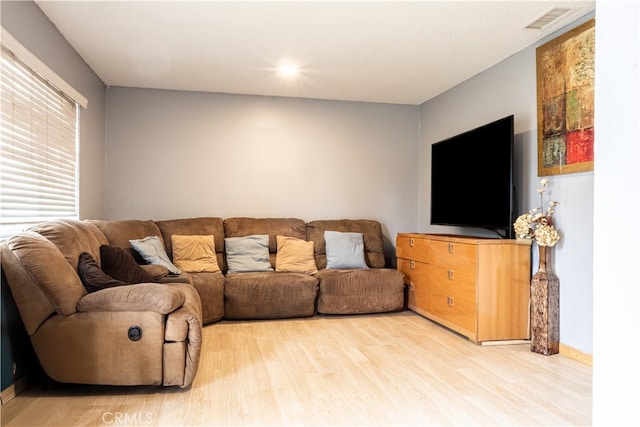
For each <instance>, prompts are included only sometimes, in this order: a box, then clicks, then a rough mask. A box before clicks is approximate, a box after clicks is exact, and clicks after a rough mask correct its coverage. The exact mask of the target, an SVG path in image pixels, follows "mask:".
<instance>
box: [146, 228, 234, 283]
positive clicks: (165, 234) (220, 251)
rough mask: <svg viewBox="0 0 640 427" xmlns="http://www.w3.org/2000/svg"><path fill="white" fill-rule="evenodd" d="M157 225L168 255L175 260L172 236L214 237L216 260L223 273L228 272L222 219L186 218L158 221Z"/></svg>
mask: <svg viewBox="0 0 640 427" xmlns="http://www.w3.org/2000/svg"><path fill="white" fill-rule="evenodd" d="M156 225H157V226H158V228H159V229H160V231H161V232H162V238H163V239H164V246H165V248H166V250H167V254H168V255H169V257H170V258H171V259H172V260H173V247H172V244H171V236H173V235H183V236H194V235H199V236H202V235H204V236H208V235H212V236H213V242H214V244H215V249H216V258H217V259H218V266H220V269H222V271H226V269H227V268H226V260H225V257H224V237H225V234H224V224H223V221H222V218H216V217H201V218H184V219H170V220H163V221H156Z"/></svg>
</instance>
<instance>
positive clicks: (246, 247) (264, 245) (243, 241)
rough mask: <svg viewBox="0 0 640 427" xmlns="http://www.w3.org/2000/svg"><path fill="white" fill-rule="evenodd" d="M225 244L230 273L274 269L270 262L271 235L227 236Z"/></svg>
mask: <svg viewBox="0 0 640 427" xmlns="http://www.w3.org/2000/svg"><path fill="white" fill-rule="evenodd" d="M224 244H225V251H226V253H227V268H228V272H229V273H241V272H249V271H273V267H271V263H270V262H269V236H267V235H258V234H254V235H251V236H244V237H227V238H225V239H224Z"/></svg>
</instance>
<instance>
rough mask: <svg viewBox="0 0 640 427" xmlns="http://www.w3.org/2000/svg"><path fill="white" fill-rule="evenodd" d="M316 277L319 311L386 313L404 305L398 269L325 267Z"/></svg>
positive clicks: (325, 312) (397, 309)
mask: <svg viewBox="0 0 640 427" xmlns="http://www.w3.org/2000/svg"><path fill="white" fill-rule="evenodd" d="M316 277H317V278H318V280H319V281H320V286H319V291H318V303H317V308H318V313H323V314H364V313H383V312H388V311H399V310H402V309H403V307H404V277H403V275H402V273H400V272H399V271H397V270H396V269H392V268H370V269H366V270H365V269H356V270H331V269H322V270H320V271H319V272H318V274H317V275H316Z"/></svg>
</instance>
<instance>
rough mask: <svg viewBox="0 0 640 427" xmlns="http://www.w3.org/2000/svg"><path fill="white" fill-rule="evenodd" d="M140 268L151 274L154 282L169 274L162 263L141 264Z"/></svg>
mask: <svg viewBox="0 0 640 427" xmlns="http://www.w3.org/2000/svg"><path fill="white" fill-rule="evenodd" d="M140 268H142V269H143V270H144V271H146V272H147V273H149V274H150V275H151V276H153V281H154V282H158V281H160V280H162V279H164V278H165V277H167V276H168V275H169V269H168V268H167V267H165V266H163V265H154V264H142V265H141V266H140Z"/></svg>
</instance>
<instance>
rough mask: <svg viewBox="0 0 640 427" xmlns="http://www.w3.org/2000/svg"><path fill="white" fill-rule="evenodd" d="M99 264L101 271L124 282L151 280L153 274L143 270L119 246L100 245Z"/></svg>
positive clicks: (152, 279)
mask: <svg viewBox="0 0 640 427" xmlns="http://www.w3.org/2000/svg"><path fill="white" fill-rule="evenodd" d="M100 264H101V268H102V271H103V272H104V273H105V274H107V275H109V276H111V277H113V278H114V279H116V280H120V281H122V282H125V283H143V282H153V281H154V278H153V276H152V275H151V274H150V273H148V272H147V271H146V270H144V269H143V268H142V267H141V266H140V265H138V263H137V262H136V260H135V259H133V256H131V254H129V252H127V251H126V250H124V249H122V248H121V247H119V246H114V245H102V246H100Z"/></svg>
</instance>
